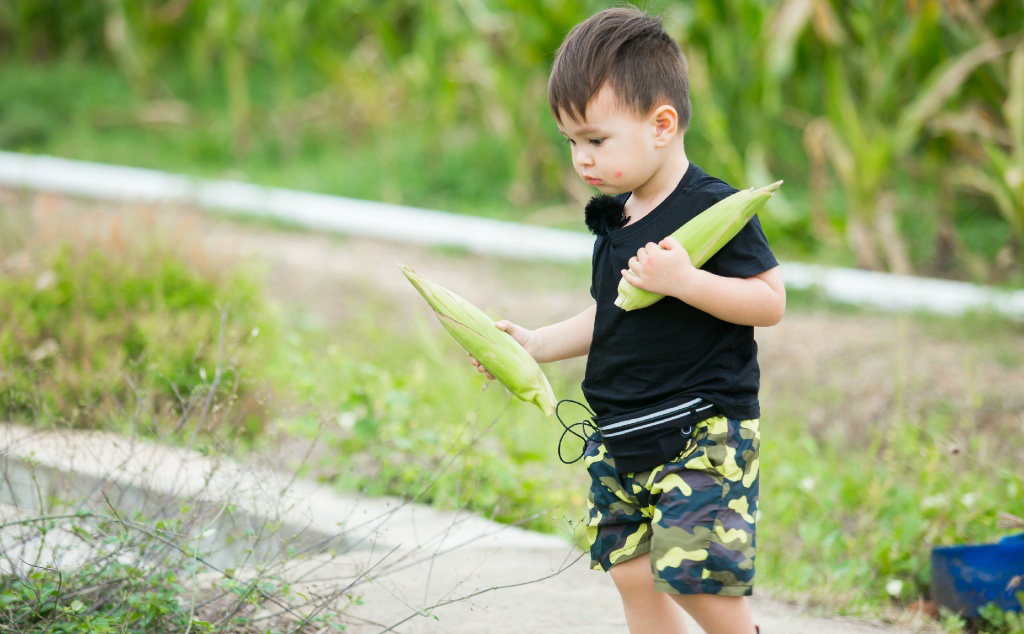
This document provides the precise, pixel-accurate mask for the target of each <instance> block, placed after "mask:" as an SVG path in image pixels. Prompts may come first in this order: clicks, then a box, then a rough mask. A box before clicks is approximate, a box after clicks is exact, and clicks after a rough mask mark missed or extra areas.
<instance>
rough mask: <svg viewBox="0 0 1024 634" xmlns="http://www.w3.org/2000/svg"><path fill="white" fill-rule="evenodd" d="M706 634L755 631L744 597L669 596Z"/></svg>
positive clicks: (733, 633) (713, 595)
mask: <svg viewBox="0 0 1024 634" xmlns="http://www.w3.org/2000/svg"><path fill="white" fill-rule="evenodd" d="M666 596H669V597H671V598H672V599H674V600H675V602H676V603H678V604H679V605H680V606H682V608H683V609H684V610H686V612H687V613H688V614H689V615H690V616H692V617H693V620H695V621H697V623H698V624H700V626H701V627H702V628H704V631H705V632H707V633H708V634H751V633H752V632H754V631H755V629H754V621H753V618H752V617H751V615H750V606H749V605H748V604H747V598H746V597H730V596H723V595H719V594H670V595H666Z"/></svg>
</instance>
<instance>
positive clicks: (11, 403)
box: [0, 246, 269, 433]
mask: <svg viewBox="0 0 1024 634" xmlns="http://www.w3.org/2000/svg"><path fill="white" fill-rule="evenodd" d="M34 258H35V261H34V262H33V263H32V264H31V265H29V266H27V267H25V268H24V269H23V270H21V271H16V272H14V273H13V274H11V275H5V276H4V277H3V278H0V304H2V305H4V306H5V307H7V309H6V314H5V315H4V318H3V319H2V320H0V359H2V364H3V368H4V370H3V371H2V372H0V412H2V414H3V416H5V417H9V418H11V419H15V420H33V419H36V420H38V419H43V420H49V421H53V422H56V423H59V424H66V425H73V426H80V427H93V428H96V427H104V426H105V425H107V424H114V425H115V426H116V424H117V423H118V422H119V421H120V422H124V423H127V422H128V421H126V420H124V418H125V415H126V413H130V412H132V411H140V412H142V414H141V416H142V417H143V418H142V420H141V421H136V422H143V423H144V426H146V427H152V428H155V429H162V430H163V431H164V432H168V431H171V430H175V429H176V428H181V427H182V426H183V425H184V423H185V422H187V421H189V420H192V421H193V422H194V421H195V420H196V416H197V414H198V413H201V412H203V411H204V410H203V408H202V407H196V408H193V407H192V406H193V405H195V404H196V403H201V402H204V401H208V400H209V401H212V400H216V401H218V402H222V401H223V402H227V401H236V400H237V401H238V402H239V403H240V404H241V405H242V406H243V407H242V408H241V409H242V411H240V412H239V416H241V417H242V419H243V422H244V423H245V428H244V430H243V433H244V431H245V430H247V431H248V432H249V433H252V432H255V431H257V430H258V429H259V428H260V427H262V425H263V424H264V420H263V418H264V417H265V413H264V412H263V411H262V410H261V408H259V407H256V406H253V404H252V402H251V399H250V398H249V395H250V393H251V390H252V387H251V386H250V385H249V384H248V383H247V382H245V381H242V380H241V377H240V376H239V374H238V368H239V366H240V365H241V364H244V363H245V359H246V357H247V355H250V354H251V352H250V350H249V348H248V343H249V341H250V340H251V331H252V329H253V328H254V327H258V326H259V325H261V324H262V317H261V305H260V299H259V297H258V294H257V289H256V286H255V285H254V284H253V282H252V281H251V280H250V279H248V278H247V277H246V276H244V275H242V274H239V273H237V272H232V273H225V274H220V273H212V274H211V272H201V271H199V270H196V268H195V267H194V266H190V265H189V264H188V263H187V262H186V261H185V260H184V259H183V258H182V257H181V256H178V255H175V254H172V253H170V252H159V251H153V252H149V253H132V252H131V249H128V250H125V251H123V252H121V253H118V252H116V251H115V250H112V249H105V250H100V249H99V248H91V249H75V248H72V247H70V246H65V247H62V248H60V249H56V250H51V251H47V250H45V249H43V250H40V252H37V253H36V254H35V255H34ZM265 330H269V329H266V328H265ZM219 343H220V344H222V345H218V344H219ZM190 410H193V411H192V412H191V413H190ZM204 422H205V424H207V425H208V426H209V429H213V428H215V427H217V426H218V425H219V424H220V423H221V422H222V420H221V417H220V416H218V415H217V414H212V415H210V416H209V417H208V418H207V420H205V421H204Z"/></svg>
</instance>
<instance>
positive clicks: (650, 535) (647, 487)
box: [584, 416, 761, 596]
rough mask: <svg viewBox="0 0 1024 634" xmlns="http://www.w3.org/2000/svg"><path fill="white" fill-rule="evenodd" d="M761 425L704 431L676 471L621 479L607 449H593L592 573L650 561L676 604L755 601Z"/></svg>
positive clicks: (589, 457)
mask: <svg viewBox="0 0 1024 634" xmlns="http://www.w3.org/2000/svg"><path fill="white" fill-rule="evenodd" d="M760 444H761V440H760V433H759V425H758V421H757V420H745V421H740V420H735V419H731V418H729V419H727V418H723V417H721V416H716V417H714V418H709V419H707V420H706V421H704V422H701V423H698V424H697V430H696V433H695V436H694V439H693V440H692V441H691V442H690V444H689V446H688V447H687V448H686V449H685V450H684V451H683V452H682V453H681V454H680V455H679V456H678V457H677V458H676V459H675V460H673V461H671V462H668V463H665V464H663V465H661V466H659V467H655V468H654V469H652V470H650V471H642V472H639V473H629V474H620V473H619V472H618V471H616V470H615V462H614V460H613V459H612V457H611V456H609V455H608V454H607V452H606V451H605V447H604V444H603V443H600V442H596V440H591V441H590V442H589V443H588V444H587V448H586V453H585V458H584V460H585V462H586V465H587V471H588V472H589V473H590V477H591V486H590V498H589V501H588V504H587V507H588V509H589V518H588V521H587V536H588V538H589V539H590V544H591V547H590V558H591V567H592V568H593V569H595V570H599V569H600V570H606V571H607V570H609V569H610V568H611V567H612V566H614V565H615V564H617V563H620V562H623V561H627V560H629V559H632V558H633V557H637V556H640V555H643V554H644V553H648V552H649V553H650V555H651V568H652V572H653V573H654V587H655V589H656V590H660V591H662V592H672V593H675V594H720V595H730V596H742V595H749V594H751V593H752V590H753V581H754V546H755V540H754V516H755V514H756V513H757V490H758V449H759V447H760Z"/></svg>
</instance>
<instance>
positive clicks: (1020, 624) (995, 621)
mask: <svg viewBox="0 0 1024 634" xmlns="http://www.w3.org/2000/svg"><path fill="white" fill-rule="evenodd" d="M1017 597H1018V601H1020V602H1021V603H1022V604H1024V592H1020V593H1018V594H1017ZM978 614H979V615H980V616H981V619H982V621H983V622H984V626H983V627H982V628H981V630H980V631H981V633H982V634H1024V613H1022V612H1020V611H1009V610H1003V609H1002V608H1000V607H999V606H998V605H997V604H995V603H989V604H988V605H983V606H981V607H980V608H978Z"/></svg>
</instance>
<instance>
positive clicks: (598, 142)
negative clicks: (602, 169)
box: [590, 139, 604, 146]
mask: <svg viewBox="0 0 1024 634" xmlns="http://www.w3.org/2000/svg"><path fill="white" fill-rule="evenodd" d="M602 143H604V139H590V144H591V145H597V146H600V145H601V144H602Z"/></svg>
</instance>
